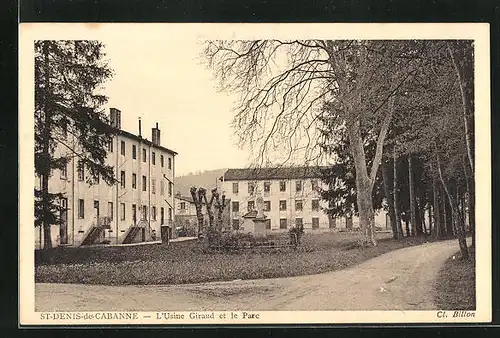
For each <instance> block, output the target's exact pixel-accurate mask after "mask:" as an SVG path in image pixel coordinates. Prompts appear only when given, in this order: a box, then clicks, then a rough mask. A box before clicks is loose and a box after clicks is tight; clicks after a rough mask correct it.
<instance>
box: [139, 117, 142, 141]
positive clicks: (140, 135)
mask: <svg viewBox="0 0 500 338" xmlns="http://www.w3.org/2000/svg"><path fill="white" fill-rule="evenodd" d="M139 137H142V132H141V118H140V117H139Z"/></svg>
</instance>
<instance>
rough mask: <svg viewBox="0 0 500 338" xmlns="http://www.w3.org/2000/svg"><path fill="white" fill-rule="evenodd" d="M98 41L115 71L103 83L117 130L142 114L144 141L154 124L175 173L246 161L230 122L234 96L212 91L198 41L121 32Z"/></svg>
mask: <svg viewBox="0 0 500 338" xmlns="http://www.w3.org/2000/svg"><path fill="white" fill-rule="evenodd" d="M101 41H102V42H103V43H104V44H105V46H106V47H105V53H106V59H108V60H109V66H110V67H111V68H112V69H113V70H114V73H115V74H114V76H113V78H112V80H110V81H109V82H108V83H106V85H105V90H104V91H105V94H106V95H107V96H108V98H109V100H108V104H107V105H106V106H105V107H106V108H110V107H114V108H117V109H120V110H121V112H122V113H121V114H122V115H121V116H122V129H124V130H126V131H129V132H132V133H135V134H138V118H139V117H141V120H142V135H143V137H145V138H148V139H151V128H152V127H153V126H154V125H155V124H156V123H158V124H159V128H160V130H161V145H162V146H164V147H167V148H169V149H172V150H174V151H176V152H177V153H178V155H177V157H176V175H178V176H180V175H183V174H187V173H190V172H196V171H203V170H211V169H220V168H228V167H231V168H238V167H245V166H246V165H247V164H248V163H249V158H250V157H249V155H250V154H249V153H248V152H247V151H245V150H240V149H239V148H238V147H237V146H236V145H235V140H236V138H235V137H234V131H233V129H232V127H231V126H230V123H231V120H232V117H233V111H232V107H233V102H234V100H235V99H236V98H235V97H232V96H229V95H228V94H227V93H221V92H218V91H217V90H216V81H215V79H214V77H213V73H212V71H211V70H209V69H206V67H205V66H204V65H203V64H202V62H201V59H200V50H201V48H202V45H201V44H200V43H199V42H198V41H197V40H195V39H192V40H186V39H167V38H162V37H159V36H152V37H149V38H148V37H145V36H133V37H132V38H131V37H130V36H129V35H127V34H122V35H120V38H119V39H117V38H113V39H110V40H104V39H101Z"/></svg>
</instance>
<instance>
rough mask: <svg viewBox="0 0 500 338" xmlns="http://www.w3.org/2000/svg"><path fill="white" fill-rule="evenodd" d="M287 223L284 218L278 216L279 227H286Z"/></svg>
mask: <svg viewBox="0 0 500 338" xmlns="http://www.w3.org/2000/svg"><path fill="white" fill-rule="evenodd" d="M286 228H287V224H286V218H280V229H286Z"/></svg>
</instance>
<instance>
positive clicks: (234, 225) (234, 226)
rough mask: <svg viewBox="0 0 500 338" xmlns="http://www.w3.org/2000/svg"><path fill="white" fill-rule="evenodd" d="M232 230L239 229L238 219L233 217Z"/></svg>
mask: <svg viewBox="0 0 500 338" xmlns="http://www.w3.org/2000/svg"><path fill="white" fill-rule="evenodd" d="M233 230H240V220H239V219H233Z"/></svg>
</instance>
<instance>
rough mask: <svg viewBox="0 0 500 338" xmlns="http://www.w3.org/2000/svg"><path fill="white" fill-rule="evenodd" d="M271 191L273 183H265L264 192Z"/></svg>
mask: <svg viewBox="0 0 500 338" xmlns="http://www.w3.org/2000/svg"><path fill="white" fill-rule="evenodd" d="M270 191H271V182H264V192H270Z"/></svg>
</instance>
